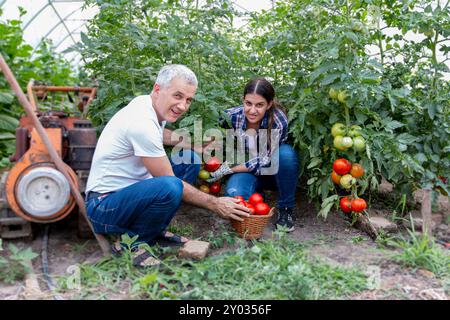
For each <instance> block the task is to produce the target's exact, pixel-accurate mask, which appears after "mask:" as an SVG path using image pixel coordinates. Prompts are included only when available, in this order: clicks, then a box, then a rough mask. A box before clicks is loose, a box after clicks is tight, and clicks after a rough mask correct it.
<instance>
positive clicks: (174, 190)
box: [160, 177, 183, 202]
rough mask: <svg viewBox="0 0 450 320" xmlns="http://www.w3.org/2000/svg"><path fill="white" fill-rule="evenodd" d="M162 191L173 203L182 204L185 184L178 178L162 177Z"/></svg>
mask: <svg viewBox="0 0 450 320" xmlns="http://www.w3.org/2000/svg"><path fill="white" fill-rule="evenodd" d="M160 183H161V184H160V189H161V190H162V191H164V195H165V197H166V198H170V200H171V201H173V202H181V198H182V197H183V182H182V181H181V179H179V178H177V177H161V181H160Z"/></svg>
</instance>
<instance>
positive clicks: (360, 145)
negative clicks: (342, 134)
mask: <svg viewBox="0 0 450 320" xmlns="http://www.w3.org/2000/svg"><path fill="white" fill-rule="evenodd" d="M353 149H355V151H364V150H366V140H364V138H363V137H355V138H353Z"/></svg>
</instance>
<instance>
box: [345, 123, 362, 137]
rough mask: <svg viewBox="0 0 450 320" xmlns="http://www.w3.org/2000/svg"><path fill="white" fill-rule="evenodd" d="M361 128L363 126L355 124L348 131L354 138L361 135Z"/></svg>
mask: <svg viewBox="0 0 450 320" xmlns="http://www.w3.org/2000/svg"><path fill="white" fill-rule="evenodd" d="M361 130H362V128H361V127H360V126H357V125H353V126H351V127H350V131H349V132H348V135H349V136H350V137H352V138H354V137H359V136H361Z"/></svg>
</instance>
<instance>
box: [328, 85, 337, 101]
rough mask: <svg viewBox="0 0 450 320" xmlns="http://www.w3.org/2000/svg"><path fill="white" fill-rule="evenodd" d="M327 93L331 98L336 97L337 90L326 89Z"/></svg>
mask: <svg viewBox="0 0 450 320" xmlns="http://www.w3.org/2000/svg"><path fill="white" fill-rule="evenodd" d="M328 95H329V96H330V98H331V99H335V100H336V99H337V97H338V92H337V91H336V90H334V89H333V88H330V91H328Z"/></svg>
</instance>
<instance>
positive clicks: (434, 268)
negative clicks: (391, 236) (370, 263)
mask: <svg viewBox="0 0 450 320" xmlns="http://www.w3.org/2000/svg"><path fill="white" fill-rule="evenodd" d="M408 233H409V239H405V238H404V237H402V238H400V239H397V240H394V241H390V243H391V244H392V245H393V246H394V247H396V248H398V249H400V250H401V252H400V253H394V254H393V259H394V260H395V261H397V262H399V263H401V264H403V265H405V266H408V267H413V268H423V269H426V270H429V271H431V272H433V273H434V274H435V275H436V276H437V277H447V276H449V275H450V255H449V254H448V253H447V252H445V251H443V250H442V249H441V248H440V247H439V246H437V245H436V243H435V242H434V240H433V239H430V238H429V237H428V235H427V234H425V233H424V234H421V235H417V234H415V232H414V228H412V231H411V230H408Z"/></svg>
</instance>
